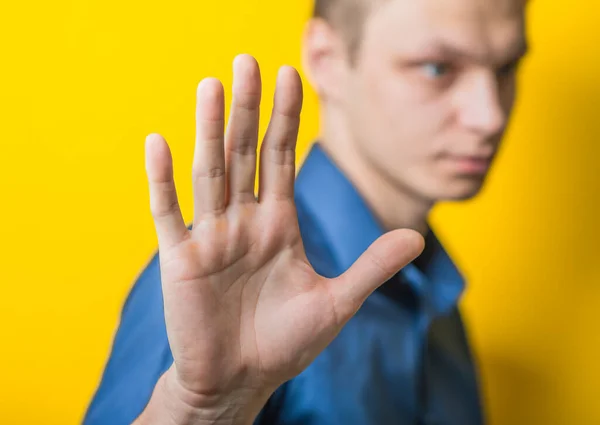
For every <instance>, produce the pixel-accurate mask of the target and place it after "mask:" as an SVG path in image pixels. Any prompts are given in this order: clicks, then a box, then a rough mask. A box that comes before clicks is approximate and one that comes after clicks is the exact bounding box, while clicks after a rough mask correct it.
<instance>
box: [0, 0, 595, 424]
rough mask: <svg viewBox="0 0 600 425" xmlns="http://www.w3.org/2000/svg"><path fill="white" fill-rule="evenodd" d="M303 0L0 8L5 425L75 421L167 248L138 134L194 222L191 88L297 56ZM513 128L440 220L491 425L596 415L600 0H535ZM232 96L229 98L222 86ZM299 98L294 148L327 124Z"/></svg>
mask: <svg viewBox="0 0 600 425" xmlns="http://www.w3.org/2000/svg"><path fill="white" fill-rule="evenodd" d="M309 9H310V4H309V2H308V0H300V1H297V0H286V1H281V0H262V1H258V2H257V1H243V0H230V1H185V2H165V1H156V0H146V1H144V2H121V1H116V0H102V1H99V0H78V1H66V0H54V1H34V2H16V1H15V2H2V5H1V6H0V40H1V41H0V43H1V48H0V52H1V53H0V58H1V59H0V76H1V78H0V102H1V103H0V108H1V109H0V122H1V127H0V130H1V133H0V136H1V138H0V250H1V251H0V285H1V292H0V344H1V349H0V368H1V370H0V423H2V424H36V423H43V424H45V425H52V424H57V425H58V424H61V425H64V424H75V423H79V422H80V421H81V418H82V414H83V412H84V410H85V407H86V405H87V402H88V400H89V398H90V397H91V395H92V393H93V391H94V389H95V387H96V384H97V381H98V379H99V376H100V373H101V371H102V368H103V366H104V362H105V359H106V356H107V353H108V350H109V347H110V343H111V340H112V337H113V332H114V329H115V326H116V324H117V319H118V315H119V312H120V308H121V304H122V302H123V299H124V297H125V295H126V293H127V292H128V290H129V288H130V286H131V284H132V282H133V281H134V279H135V278H136V276H137V274H138V272H139V271H140V270H141V268H142V267H143V266H144V264H145V262H146V261H147V259H148V258H149V257H150V255H151V254H152V253H153V251H154V249H155V243H156V241H155V235H154V230H153V226H152V222H151V218H150V215H149V213H148V197H147V191H146V181H145V174H144V166H143V162H144V161H143V142H144V137H145V135H146V134H147V133H149V132H161V133H162V134H164V135H165V136H166V137H167V139H168V140H169V141H170V143H171V145H172V148H173V151H174V157H175V161H176V177H177V183H178V188H179V190H180V193H181V200H182V206H183V210H184V213H185V215H186V219H188V220H189V218H190V213H191V196H190V194H191V187H190V179H189V175H190V167H191V157H192V148H193V146H192V141H193V127H194V120H193V113H194V96H195V86H196V84H197V82H198V81H199V80H200V79H201V78H202V77H205V76H208V75H211V76H217V77H219V78H221V79H222V80H223V82H224V84H225V86H226V87H229V85H230V83H231V65H230V63H231V60H232V58H233V56H234V55H235V54H237V53H240V52H249V53H252V54H254V55H255V56H256V57H257V58H258V59H259V61H260V63H261V64H262V69H263V76H264V81H265V84H264V86H265V90H266V93H267V95H266V96H265V98H266V99H267V101H266V102H265V103H264V111H265V114H263V123H262V124H263V129H264V127H265V124H266V121H265V120H264V119H265V118H266V116H267V112H268V111H269V109H270V98H271V93H272V90H273V85H274V84H273V83H274V77H275V73H276V71H277V68H278V66H279V65H281V64H283V63H288V64H292V65H296V66H300V61H299V46H300V34H301V30H302V25H303V22H304V20H305V18H306V17H307V15H308V12H309ZM529 15H530V18H531V20H530V22H531V27H530V28H531V31H530V34H531V40H532V43H531V44H532V54H531V57H530V58H529V60H528V61H527V63H526V66H525V67H524V69H523V74H522V77H521V82H522V88H523V89H522V91H521V97H520V100H519V103H518V106H517V110H516V115H515V119H514V122H513V126H512V127H511V130H510V133H509V136H508V138H507V140H506V145H505V148H504V150H503V151H502V153H501V156H500V159H499V163H498V164H497V167H496V168H495V169H494V172H493V175H492V176H491V179H490V184H489V185H488V186H487V187H486V189H485V191H484V193H483V194H482V196H481V197H479V198H478V199H476V200H475V201H473V202H469V203H467V204H462V205H445V206H443V207H441V208H439V209H438V210H437V211H436V212H435V215H434V222H435V224H436V226H437V228H438V232H439V233H440V235H441V237H442V238H443V239H444V240H445V241H446V243H447V246H448V248H449V250H450V251H451V253H452V254H454V256H455V258H456V260H457V262H458V263H459V265H460V266H461V267H462V269H463V270H464V272H465V274H466V276H467V277H468V279H469V283H470V286H469V290H468V293H467V296H466V298H465V303H464V306H465V312H466V317H467V320H468V324H469V327H470V330H471V335H472V339H473V342H474V345H475V349H476V350H477V353H478V355H479V359H480V364H481V368H482V375H483V378H482V379H483V382H484V389H485V394H486V398H487V400H488V403H487V409H488V415H489V417H490V419H492V423H493V424H545V425H554V424H599V423H600V403H598V397H599V396H600V332H598V325H599V324H600V320H599V318H598V315H599V313H598V310H599V308H600V287H599V286H598V283H599V282H600V248H599V247H600V244H599V241H600V229H599V225H598V218H599V208H598V199H599V198H600V179H599V176H598V157H599V156H600V148H599V145H600V140H599V138H600V100H599V99H600V31H598V26H599V25H600V3H598V2H597V1H596V0H589V1H587V2H586V1H584V0H575V1H572V2H564V1H551V0H535V1H533V2H531V5H530V9H529ZM227 92H228V93H229V92H230V91H229V90H228V91H227ZM316 115H317V114H316V100H315V97H314V94H312V93H309V95H308V96H307V101H306V107H305V110H304V115H303V127H302V131H301V135H300V138H301V146H302V147H306V145H307V144H308V143H309V142H310V141H311V139H312V138H313V137H314V135H315V134H316V131H317V122H316V118H317V116H316Z"/></svg>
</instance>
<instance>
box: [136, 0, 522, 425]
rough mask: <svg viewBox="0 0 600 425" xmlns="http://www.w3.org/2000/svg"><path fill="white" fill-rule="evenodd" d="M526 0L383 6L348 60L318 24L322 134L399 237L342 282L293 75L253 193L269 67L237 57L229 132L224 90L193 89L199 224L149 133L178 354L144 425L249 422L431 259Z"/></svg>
mask: <svg viewBox="0 0 600 425" xmlns="http://www.w3.org/2000/svg"><path fill="white" fill-rule="evenodd" d="M517 1H519V0H452V1H450V0H423V1H419V2H412V1H410V0H390V1H385V2H383V3H381V4H380V5H378V6H377V7H374V8H373V9H372V10H371V14H370V16H369V17H368V19H367V21H366V22H365V27H364V33H363V36H362V42H361V44H360V48H359V50H358V51H357V52H356V53H357V56H356V58H355V59H356V60H354V61H350V60H349V56H348V53H349V51H348V49H347V46H346V45H345V44H344V39H343V37H341V35H340V34H339V33H338V32H336V30H335V28H332V27H331V26H329V25H328V24H326V23H325V22H322V21H319V20H313V21H311V22H310V23H309V25H308V26H307V31H306V34H305V43H304V58H305V65H306V68H307V70H308V71H309V74H310V76H311V82H312V84H313V86H314V88H315V89H316V90H317V91H318V93H319V97H320V99H321V111H322V129H323V132H322V135H321V140H322V142H323V143H324V146H325V148H326V150H327V151H328V152H329V154H330V155H332V156H333V158H334V159H335V161H336V163H337V164H338V165H339V166H340V167H341V168H342V170H343V171H344V172H345V173H346V174H347V175H348V176H349V178H350V179H351V181H352V182H353V183H354V184H355V185H356V186H357V188H358V189H359V190H360V192H361V194H362V195H363V196H365V198H366V200H367V202H368V203H369V204H370V205H371V207H372V208H373V211H374V212H375V214H376V215H377V216H378V217H379V218H380V220H381V221H382V222H383V223H384V225H385V226H386V227H387V228H388V229H389V232H388V233H387V234H385V235H384V236H382V237H381V238H380V239H379V240H377V241H376V242H375V243H374V244H373V245H372V246H371V247H370V248H369V249H368V250H367V251H366V252H365V253H364V254H363V255H362V256H361V257H360V258H359V259H358V260H357V262H356V263H355V264H354V265H353V266H352V267H351V268H350V269H349V270H348V271H347V272H346V273H345V274H343V275H342V276H340V277H339V278H336V279H325V278H323V277H321V276H319V275H318V274H317V273H315V271H314V270H313V268H312V267H311V265H310V263H309V262H308V261H307V259H306V255H305V253H304V248H303V245H302V240H301V237H300V232H299V229H298V222H297V217H296V209H295V206H294V203H293V190H294V187H293V185H294V176H295V168H294V157H295V155H294V150H295V144H296V137H297V133H298V126H299V114H300V109H301V105H302V87H301V81H300V78H299V76H298V73H297V72H296V71H295V70H294V69H292V68H290V67H283V68H281V70H280V73H279V76H278V80H277V88H276V94H275V102H274V109H273V112H272V116H271V122H270V125H269V128H268V131H267V134H266V136H265V139H264V141H263V144H262V147H261V149H260V159H261V161H260V163H261V167H260V170H259V186H260V189H259V196H258V199H255V196H254V192H253V188H254V178H255V173H256V160H257V147H256V146H257V142H258V111H259V104H260V97H261V82H260V72H259V68H258V64H257V63H256V61H255V60H254V59H253V58H252V57H250V56H247V55H242V56H239V57H238V58H236V60H235V62H234V87H233V104H232V108H231V116H230V120H229V124H228V128H227V130H226V131H225V132H224V118H225V117H224V104H225V100H224V95H223V87H222V86H221V84H220V82H219V81H217V80H214V79H206V80H204V81H202V82H201V83H200V84H199V86H198V94H197V109H196V123H197V130H196V134H197V136H196V141H195V156H194V163H193V169H192V175H193V187H194V190H193V192H194V193H193V196H194V227H193V229H192V230H191V231H189V230H188V229H187V228H186V225H185V223H184V221H183V218H182V215H181V211H180V209H179V204H178V201H177V194H176V191H175V185H174V182H173V165H172V159H171V154H170V151H169V147H168V145H167V143H166V141H165V140H164V139H163V138H162V137H161V136H160V135H156V134H153V135H150V136H149V137H148V138H147V141H146V169H147V175H148V181H149V187H150V200H151V212H152V215H153V218H154V222H155V227H156V232H157V236H158V243H159V250H160V264H161V280H162V288H163V294H164V303H165V320H166V325H167V333H168V337H169V343H170V347H171V351H172V353H173V358H174V363H173V366H172V367H171V368H170V369H169V371H167V372H166V373H165V374H164V375H163V376H162V377H161V379H160V380H159V382H158V384H157V386H156V388H155V390H154V394H153V396H152V398H151V400H150V402H149V404H148V406H147V407H146V409H145V411H144V412H143V413H142V415H141V416H140V417H139V418H138V420H137V421H136V423H137V424H162V425H164V424H177V425H179V424H181V425H183V424H250V423H252V421H253V420H254V418H255V417H256V415H257V414H258V412H259V411H260V409H261V408H262V406H263V405H264V404H265V403H266V401H267V400H268V397H269V396H270V394H272V392H273V391H274V390H275V389H276V388H277V387H278V386H279V385H281V384H282V383H283V382H285V381H287V380H288V379H291V378H293V377H294V376H296V375H297V374H299V373H300V372H301V371H302V370H303V369H304V368H306V367H307V366H308V365H309V364H310V362H311V361H312V360H313V359H314V358H315V357H316V356H317V355H318V354H319V353H320V352H321V351H322V350H323V349H324V348H325V347H326V346H327V344H329V343H330V342H331V341H332V340H333V339H334V338H335V336H336V335H337V334H338V333H339V331H340V330H341V328H342V327H343V325H344V324H345V323H346V322H347V321H348V320H349V319H350V318H351V317H352V316H353V314H354V313H355V312H356V311H357V310H358V309H359V308H360V306H361V304H362V303H363V302H364V301H365V299H366V298H367V297H368V296H369V295H370V294H371V293H372V292H373V291H374V290H375V289H376V288H377V287H378V286H380V285H381V284H383V283H384V282H385V281H386V280H387V279H389V278H390V277H391V276H392V275H394V274H395V273H396V272H397V271H398V270H399V269H401V268H402V267H404V266H406V265H407V264H408V263H409V262H410V261H412V260H413V259H414V258H415V257H417V256H418V255H419V254H420V253H421V251H422V249H423V237H422V236H421V233H424V232H425V231H426V217H427V214H428V212H429V209H430V208H431V206H432V205H433V204H435V202H437V201H439V200H446V199H465V198H468V197H471V196H473V195H474V194H476V193H477V191H479V189H480V188H481V186H482V184H483V182H484V179H485V174H486V171H487V168H488V165H489V163H490V162H491V158H493V157H494V155H495V153H496V151H497V149H498V146H499V143H500V139H501V136H502V134H503V132H504V129H505V127H506V123H507V118H508V116H509V113H510V110H511V107H512V104H513V100H514V93H515V79H514V70H515V68H516V66H515V64H516V63H517V62H518V58H519V57H520V56H521V55H522V53H523V52H524V45H525V43H524V35H523V16H522V12H523V11H522V5H521V4H517V3H516V2H517ZM436 40H437V41H436ZM441 42H443V43H444V44H445V46H446V47H445V49H444V50H443V49H441V47H440V43H441ZM457 51H460V52H461V54H460V55H458V54H457ZM473 157H477V158H479V159H477V160H474V159H473ZM481 158H485V159H481ZM482 164H483V165H482Z"/></svg>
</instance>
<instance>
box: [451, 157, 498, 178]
mask: <svg viewBox="0 0 600 425" xmlns="http://www.w3.org/2000/svg"><path fill="white" fill-rule="evenodd" d="M446 160H447V162H448V163H449V164H450V166H451V167H452V168H453V169H454V170H455V171H456V172H458V173H460V174H467V175H473V176H482V175H485V174H486V173H487V172H488V170H489V169H490V166H491V165H492V157H491V156H466V155H465V156H462V155H461V156H458V155H457V156H448V157H447V158H446Z"/></svg>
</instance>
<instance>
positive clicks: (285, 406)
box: [84, 144, 483, 425]
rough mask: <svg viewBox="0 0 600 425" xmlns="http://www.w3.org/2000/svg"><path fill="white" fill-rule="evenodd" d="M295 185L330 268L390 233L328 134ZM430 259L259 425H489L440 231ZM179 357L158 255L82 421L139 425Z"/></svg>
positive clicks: (337, 269) (403, 276) (312, 250)
mask: <svg viewBox="0 0 600 425" xmlns="http://www.w3.org/2000/svg"><path fill="white" fill-rule="evenodd" d="M295 187H296V190H295V199H296V206H297V209H298V220H299V224H300V231H301V233H302V238H303V241H304V247H305V250H306V254H307V256H308V259H309V261H310V262H311V264H312V265H313V267H314V268H315V270H316V271H317V272H318V273H320V274H321V275H324V276H327V277H334V276H338V275H339V274H341V273H343V272H344V271H345V270H346V269H348V268H349V267H350V265H352V263H354V261H355V260H356V259H357V258H358V257H359V256H360V255H361V254H362V253H363V252H364V251H365V250H366V249H367V248H368V246H369V245H370V244H371V243H372V242H373V241H375V240H376V239H377V238H378V237H379V236H381V235H382V234H383V233H384V231H383V229H382V228H381V227H380V225H379V224H378V222H377V220H376V219H375V217H374V216H373V214H372V212H371V211H370V210H369V208H368V207H367V205H366V204H365V202H364V200H363V199H362V198H361V196H360V194H359V193H358V192H357V191H356V190H355V188H354V187H353V186H352V184H351V183H350V182H349V180H348V179H347V178H346V177H345V176H344V174H343V173H342V172H341V171H340V170H339V169H338V168H337V167H336V166H335V164H334V163H333V162H332V161H331V159H330V158H329V157H328V155H327V154H326V153H325V151H324V150H323V149H322V148H321V147H320V146H319V145H318V144H315V145H314V146H313V147H312V149H311V150H310V152H309V155H308V156H307V158H306V160H305V161H304V164H303V166H302V168H301V170H300V172H299V174H298V178H297V180H296V186H295ZM398 207H399V208H401V206H398ZM421 260H422V261H419V266H417V265H416V263H413V264H409V265H408V266H407V267H405V268H404V269H403V270H401V271H400V272H399V273H398V274H397V275H396V276H394V277H393V278H392V279H390V280H389V281H388V282H387V283H385V284H384V285H383V286H382V287H381V288H379V289H378V290H377V291H375V292H374V293H373V294H372V295H371V296H370V297H369V298H368V299H367V301H366V302H365V303H364V304H363V306H362V307H361V309H360V310H359V311H358V313H357V314H356V315H355V317H353V318H352V319H351V320H350V321H349V322H348V323H347V325H346V326H345V327H344V328H343V330H342V331H341V332H340V334H339V335H338V336H337V337H336V339H335V340H334V341H333V342H332V343H331V344H330V345H329V346H328V347H327V348H326V349H325V350H324V351H323V352H322V353H321V354H320V355H319V356H318V357H317V358H316V360H315V361H314V362H313V363H311V365H310V366H309V367H308V368H307V369H306V370H305V371H304V372H302V373H301V374H300V375H298V376H297V377H296V378H294V379H292V380H290V381H288V382H287V383H285V384H284V385H282V386H281V387H280V388H279V389H278V390H277V391H276V392H275V393H274V394H273V396H272V397H271V399H270V400H269V402H268V403H267V405H266V406H265V407H264V408H263V410H262V411H261V413H260V415H259V416H258V418H257V419H256V422H255V424H256V425H264V424H282V425H317V424H319V425H334V424H343V425H375V424H377V425H380V424H381V425H391V424H394V425H405V424H407V425H408V424H414V425H421V424H428V425H441V424H444V425H480V424H482V423H483V415H482V412H481V405H480V398H479V391H478V383H477V377H476V370H475V367H474V363H473V358H472V356H471V353H470V350H469V347H468V343H467V338H466V336H465V330H464V327H463V323H462V320H461V316H460V313H459V311H458V307H457V302H458V299H459V297H460V295H461V294H462V292H463V289H464V283H463V279H462V277H461V275H460V273H459V272H458V270H457V269H456V268H455V267H454V265H453V263H452V261H451V260H450V258H449V257H448V255H447V254H446V252H445V251H444V249H443V248H442V246H441V244H440V243H439V241H438V240H437V238H436V237H435V235H433V233H431V232H430V233H429V235H428V237H427V243H426V250H425V253H424V254H423V256H422V259H421ZM172 362H173V358H172V355H171V352H170V349H169V344H168V341H167V334H166V328H165V322H164V316H163V300H162V292H161V284H160V270H159V263H158V257H157V256H155V257H154V258H153V259H152V260H151V261H150V262H149V264H148V265H147V267H146V268H145V269H144V271H143V272H142V273H141V275H140V276H139V278H138V280H137V282H136V283H135V285H134V287H133V289H132V291H131V293H130V294H129V296H128V298H127V300H126V302H125V305H124V307H123V311H122V316H121V323H120V326H119V329H118V331H117V334H116V336H115V340H114V343H113V347H112V352H111V355H110V357H109V360H108V363H107V365H106V368H105V371H104V374H103V376H102V380H101V383H100V386H99V388H98V390H97V392H96V394H95V397H94V398H93V400H92V403H91V405H90V407H89V409H88V411H87V414H86V417H85V420H84V425H109V424H110V425H122V424H123V425H124V424H131V422H133V421H134V420H135V419H136V418H137V416H139V414H140V413H141V412H142V411H143V409H144V407H145V405H146V404H147V403H148V401H149V399H150V396H151V394H152V391H153V389H154V386H155V384H156V382H157V381H158V379H159V377H160V376H161V375H162V374H163V373H164V372H165V371H166V370H167V369H168V368H169V366H170V365H171V363H172Z"/></svg>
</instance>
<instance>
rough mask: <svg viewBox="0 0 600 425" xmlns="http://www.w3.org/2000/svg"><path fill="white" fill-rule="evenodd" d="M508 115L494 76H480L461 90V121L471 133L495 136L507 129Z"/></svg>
mask: <svg viewBox="0 0 600 425" xmlns="http://www.w3.org/2000/svg"><path fill="white" fill-rule="evenodd" d="M507 114H508V112H507V111H506V110H505V108H504V107H503V105H502V100H501V97H500V91H499V86H498V81H497V79H496V78H494V76H493V75H492V76H490V75H479V76H478V77H477V78H473V79H472V80H471V81H470V82H469V83H468V84H467V85H466V87H463V88H462V90H460V98H459V119H460V122H461V124H462V125H463V126H464V127H467V128H468V129H470V130H471V131H474V132H476V133H478V134H480V135H481V136H484V137H491V136H495V135H497V134H499V133H501V132H502V131H503V130H504V128H505V127H506V121H507Z"/></svg>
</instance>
